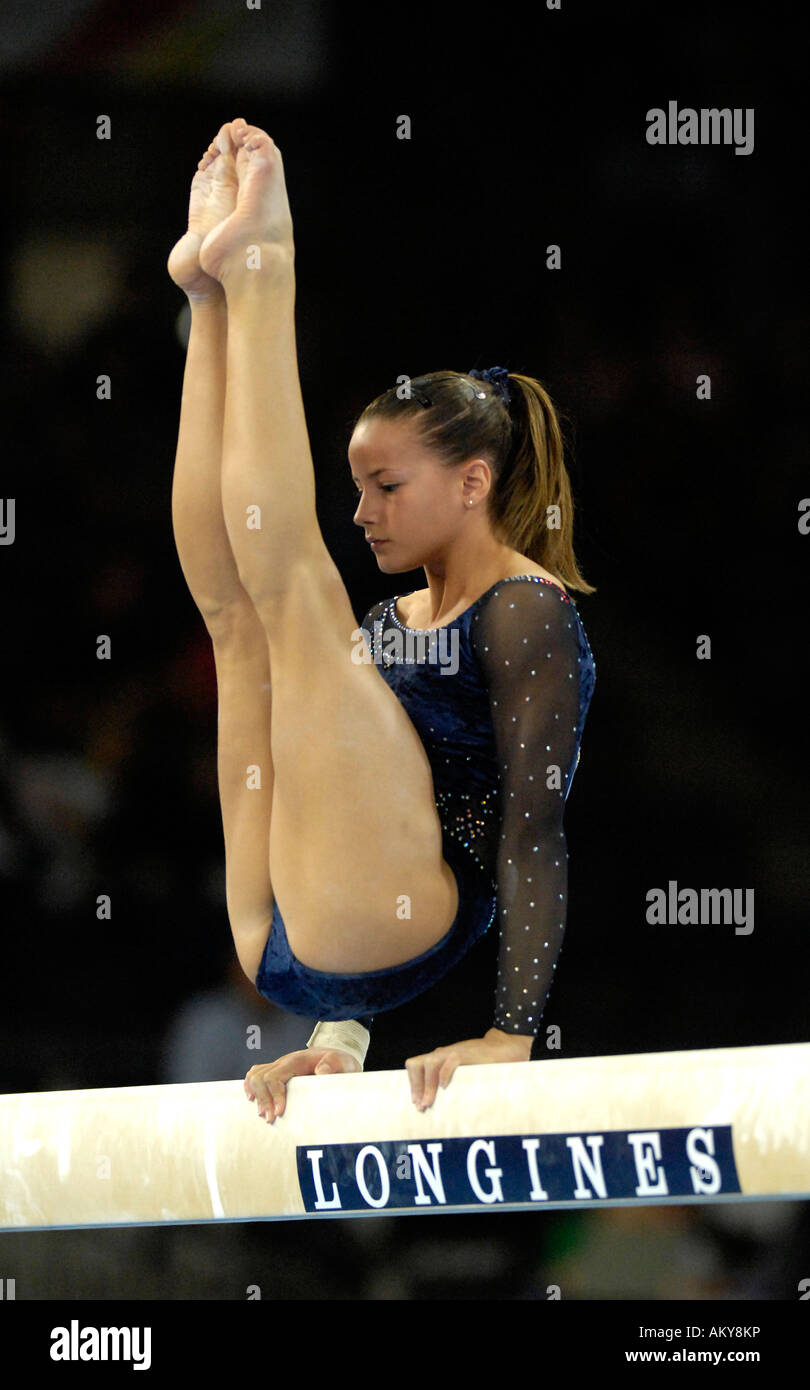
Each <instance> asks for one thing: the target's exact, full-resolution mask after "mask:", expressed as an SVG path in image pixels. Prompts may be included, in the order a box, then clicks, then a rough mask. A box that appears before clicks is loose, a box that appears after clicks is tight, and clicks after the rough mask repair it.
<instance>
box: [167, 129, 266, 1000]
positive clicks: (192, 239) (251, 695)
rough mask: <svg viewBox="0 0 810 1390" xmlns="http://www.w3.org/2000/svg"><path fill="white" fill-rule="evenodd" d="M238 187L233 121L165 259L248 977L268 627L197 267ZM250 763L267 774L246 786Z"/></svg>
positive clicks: (259, 917)
mask: <svg viewBox="0 0 810 1390" xmlns="http://www.w3.org/2000/svg"><path fill="white" fill-rule="evenodd" d="M236 184H237V180H236V171H235V167H234V158H233V143H232V139H231V126H230V125H224V126H223V127H222V128H221V130H220V132H219V134H218V136H217V140H216V143H215V144H212V145H211V146H210V147H209V151H208V152H207V153H206V154H205V155H203V158H202V159H201V160H200V168H199V170H198V172H197V174H196V175H195V177H194V181H193V183H192V194H191V204H190V209H189V231H188V232H187V233H186V234H185V235H184V236H183V237H182V238H181V240H180V241H179V242H178V243H177V246H176V247H175V248H174V250H173V252H172V255H171V257H170V259H169V271H170V274H171V275H172V278H173V279H174V280H175V283H177V284H178V285H179V286H180V287H181V288H183V289H184V290H185V291H186V293H187V294H188V296H189V301H190V304H191V332H190V336H189V343H188V349H187V354H186V365H185V373H184V378H183V397H182V404H181V410H180V429H179V437H178V443H177V454H176V459H175V468H174V478H173V486H172V522H173V526H174V535H175V540H176V543H177V552H178V556H179V559H180V565H181V568H182V570H183V574H184V575H185V578H186V581H187V583H188V586H189V589H190V591H191V595H192V597H193V599H194V602H195V604H196V605H197V608H198V609H199V611H200V613H201V615H202V617H203V620H204V621H205V625H206V627H207V629H208V632H209V635H210V636H211V638H212V640H213V644H214V661H215V664H216V671H217V686H218V693H219V732H218V748H217V757H218V773H219V790H220V802H221V806H222V823H223V830H224V835H225V872H226V897H227V903H228V915H229V919H230V924H231V930H232V932H233V937H234V943H235V946H236V952H237V956H238V958H239V961H240V964H241V966H242V968H243V970H244V971H245V974H246V975H247V976H248V978H249V979H250V980H251V981H252V980H254V979H255V976H256V971H257V969H258V966H259V962H260V960H261V955H262V952H263V950H264V946H265V943H266V940H267V934H268V931H269V928H270V919H271V914H272V909H273V895H272V888H271V883H270V868H269V839H270V810H271V801H272V793H273V764H272V758H271V753H270V660H269V652H268V647H267V640H266V637H265V633H264V629H263V627H262V624H261V622H260V621H259V618H258V616H257V614H256V611H255V609H254V607H253V604H252V603H251V601H250V599H249V598H248V595H247V594H246V592H245V590H244V588H243V587H242V584H241V582H240V580H239V574H238V572H237V568H236V562H235V560H234V557H233V553H232V551H231V547H230V542H229V540H228V535H227V531H226V529H225V520H224V517H223V513H222V486H221V467H222V427H223V415H224V408H225V371H226V344H227V305H226V302H225V296H224V293H223V291H222V287H221V285H219V284H218V283H217V282H216V281H214V280H211V279H210V277H208V276H206V275H205V274H204V273H203V272H202V271H201V268H200V265H199V260H198V252H199V246H200V244H201V242H202V240H203V239H204V237H205V235H207V233H208V231H209V230H210V229H211V228H212V227H214V226H216V225H217V224H218V223H219V222H220V221H221V220H222V218H223V216H226V215H227V214H228V212H229V211H230V210H232V208H233V207H234V206H235V201H236ZM248 767H256V768H258V769H259V772H258V776H256V775H254V776H253V777H252V778H251V784H250V785H249V784H248V780H247V768H248ZM256 783H258V785H255V784H256Z"/></svg>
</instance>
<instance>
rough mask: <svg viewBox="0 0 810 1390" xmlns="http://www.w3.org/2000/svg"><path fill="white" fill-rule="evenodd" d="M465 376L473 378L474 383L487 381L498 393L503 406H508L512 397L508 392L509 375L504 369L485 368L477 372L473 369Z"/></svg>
mask: <svg viewBox="0 0 810 1390" xmlns="http://www.w3.org/2000/svg"><path fill="white" fill-rule="evenodd" d="M467 376H472V377H475V379H476V381H487V382H489V384H490V386H493V387H494V388H495V390H496V391H497V392H498V395H499V396H500V397H501V399H502V400H503V402H504V404H505V405H507V406H508V405H510V404H511V401H512V395H511V392H510V390H509V373H508V371H507V370H506V367H485V368H484V370H483V371H481V372H479V371H478V370H477V369H476V368H475V367H473V369H472V371H469V372H468V373H467Z"/></svg>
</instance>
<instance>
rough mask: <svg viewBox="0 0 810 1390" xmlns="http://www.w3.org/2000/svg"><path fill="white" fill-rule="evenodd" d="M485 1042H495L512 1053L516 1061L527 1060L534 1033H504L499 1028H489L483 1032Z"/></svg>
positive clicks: (530, 1053)
mask: <svg viewBox="0 0 810 1390" xmlns="http://www.w3.org/2000/svg"><path fill="white" fill-rule="evenodd" d="M484 1036H485V1038H486V1040H487V1042H493V1043H496V1044H497V1046H499V1047H503V1049H504V1051H506V1052H510V1053H512V1054H514V1057H513V1060H514V1061H516V1062H528V1061H529V1060H530V1058H531V1055H532V1044H533V1043H534V1035H533V1034H530V1033H504V1032H503V1030H502V1029H500V1028H490V1029H488V1031H487V1032H486V1033H485V1034H484Z"/></svg>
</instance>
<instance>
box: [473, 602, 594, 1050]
mask: <svg viewBox="0 0 810 1390" xmlns="http://www.w3.org/2000/svg"><path fill="white" fill-rule="evenodd" d="M471 635H472V638H473V644H474V648H475V651H476V654H477V656H478V658H479V660H480V662H481V664H482V666H483V668H484V671H485V675H486V679H487V683H488V688H489V701H490V710H491V715H492V722H493V726H494V730H495V743H496V749H497V755H498V768H499V773H500V778H501V810H502V820H501V838H500V843H499V847H498V857H497V904H498V926H499V934H500V942H499V948H498V979H497V984H496V993H495V1022H494V1026H495V1027H496V1028H499V1029H501V1030H502V1031H503V1032H506V1033H521V1034H526V1035H528V1034H531V1035H533V1036H535V1035H536V1034H537V1032H538V1030H539V1027H540V1019H541V1016H542V1013H543V1009H544V1007H545V1003H546V999H547V998H548V994H549V991H550V989H551V984H552V981H553V978H554V969H555V966H556V963H557V957H558V955H559V953H560V948H561V946H562V939H563V934H564V931H565V916H566V905H567V887H568V852H567V848H566V840H565V832H564V830H563V811H564V807H565V799H566V794H567V788H568V787H569V786H570V782H571V778H572V777H573V774H574V770H575V767H576V758H577V753H578V745H579V739H578V721H579V638H578V630H577V622H576V617H575V614H574V611H573V609H572V606H571V604H570V602H569V601H568V600H567V598H566V597H565V595H564V594H563V591H562V590H561V589H559V588H558V587H557V586H555V585H552V584H550V583H549V584H543V583H537V582H531V581H525V580H523V581H519V582H517V581H512V582H505V583H503V584H501V585H500V586H499V587H498V588H497V589H496V590H495V591H494V592H493V594H492V595H491V597H490V598H488V599H487V601H486V602H485V603H484V604H482V606H481V608H480V609H479V611H478V613H477V614H476V617H475V619H474V621H473V625H472V628H471Z"/></svg>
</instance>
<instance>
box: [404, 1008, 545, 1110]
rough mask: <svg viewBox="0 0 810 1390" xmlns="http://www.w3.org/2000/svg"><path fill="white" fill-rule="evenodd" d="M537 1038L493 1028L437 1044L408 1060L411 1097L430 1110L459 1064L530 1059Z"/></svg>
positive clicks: (417, 1106)
mask: <svg viewBox="0 0 810 1390" xmlns="http://www.w3.org/2000/svg"><path fill="white" fill-rule="evenodd" d="M533 1041H534V1039H533V1038H532V1037H529V1036H528V1035H526V1034H517V1033H516V1034H515V1035H514V1036H512V1035H510V1034H509V1033H502V1032H501V1031H500V1029H499V1028H490V1029H489V1032H487V1033H486V1034H485V1035H484V1037H483V1038H468V1039H467V1041H466V1042H459V1043H453V1044H451V1046H450V1047H436V1048H434V1049H433V1051H432V1052H423V1053H422V1054H421V1056H419V1057H409V1058H408V1060H407V1061H406V1063H405V1066H406V1069H407V1072H408V1078H409V1080H410V1083H411V1100H412V1101H413V1103H414V1105H415V1106H416V1108H417V1110H429V1109H430V1106H431V1105H432V1104H433V1102H434V1100H435V1099H436V1091H437V1089H438V1087H439V1086H441V1088H442V1090H445V1089H446V1088H447V1087H448V1086H449V1085H450V1082H451V1080H452V1078H453V1074H454V1072H455V1070H456V1067H463V1066H470V1065H471V1064H473V1063H476V1062H478V1063H483V1062H528V1061H529V1060H530V1058H531V1051H532V1043H533Z"/></svg>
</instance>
